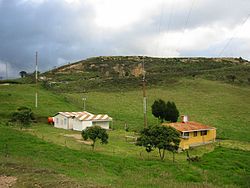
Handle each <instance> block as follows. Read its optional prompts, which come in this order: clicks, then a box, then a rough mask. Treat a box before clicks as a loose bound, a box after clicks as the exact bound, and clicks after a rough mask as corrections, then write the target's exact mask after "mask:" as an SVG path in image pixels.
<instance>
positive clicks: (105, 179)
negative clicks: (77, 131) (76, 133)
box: [0, 126, 250, 187]
mask: <svg viewBox="0 0 250 188" xmlns="http://www.w3.org/2000/svg"><path fill="white" fill-rule="evenodd" d="M0 130H1V131H0V158H1V160H0V161H1V162H0V174H5V175H14V176H17V177H18V182H17V183H18V184H17V185H20V186H18V187H21V185H23V187H28V186H30V187H33V186H35V185H36V186H37V185H39V186H42V187H51V186H53V187H60V186H64V187H72V186H73V187H75V186H77V185H78V186H94V187H97V186H100V185H102V186H111V187H117V186H118V187H183V186H185V187H203V186H209V185H210V186H213V187H214V186H216V185H217V186H220V187H221V186H228V185H231V186H232V185H234V186H237V185H238V186H241V187H247V186H249V184H248V181H247V180H248V177H249V173H250V169H249V165H248V164H249V157H248V156H249V154H250V153H249V151H248V152H247V151H240V150H232V149H227V148H215V150H214V151H213V152H211V153H209V154H206V155H204V159H203V160H202V161H201V162H200V163H197V164H188V163H187V162H185V161H179V162H177V163H172V162H170V161H165V162H161V161H159V160H140V159H135V158H133V157H132V158H131V157H128V156H127V157H125V156H119V157H118V156H109V155H105V154H101V153H99V152H89V151H88V150H82V151H77V150H72V149H69V148H66V147H62V146H58V145H54V144H52V143H48V142H45V141H43V140H41V139H39V138H37V137H34V136H32V135H30V134H27V133H24V132H21V131H19V130H13V129H11V128H7V127H3V126H0ZM6 143H7V147H6ZM6 148H7V149H6ZM6 154H7V155H6ZM6 156H7V157H6ZM221 156H223V161H221ZM221 163H223V167H222V166H221ZM20 171H21V172H22V173H20ZM235 173H237V178H236V177H235V178H231V177H229V175H232V174H235ZM41 174H42V175H43V177H41V176H39V175H41ZM214 177H216V178H214Z"/></svg>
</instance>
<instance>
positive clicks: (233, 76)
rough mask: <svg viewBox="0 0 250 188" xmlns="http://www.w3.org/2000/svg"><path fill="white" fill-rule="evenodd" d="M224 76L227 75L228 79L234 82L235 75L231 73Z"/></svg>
mask: <svg viewBox="0 0 250 188" xmlns="http://www.w3.org/2000/svg"><path fill="white" fill-rule="evenodd" d="M226 77H227V79H228V80H231V81H232V82H234V81H235V79H236V76H235V75H233V74H230V75H227V76H226Z"/></svg>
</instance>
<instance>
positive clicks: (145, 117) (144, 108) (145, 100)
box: [142, 57, 148, 128]
mask: <svg viewBox="0 0 250 188" xmlns="http://www.w3.org/2000/svg"><path fill="white" fill-rule="evenodd" d="M142 58H143V59H142V89H143V115H144V128H147V127H148V125H147V97H146V71H145V69H144V57H142Z"/></svg>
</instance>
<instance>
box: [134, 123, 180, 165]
mask: <svg viewBox="0 0 250 188" xmlns="http://www.w3.org/2000/svg"><path fill="white" fill-rule="evenodd" d="M140 134H141V136H140V137H139V138H138V139H137V142H136V145H138V146H143V147H145V149H146V151H147V152H151V151H152V150H154V149H158V152H159V156H160V159H161V160H164V158H165V151H166V150H169V151H171V152H173V161H174V152H176V151H177V150H178V148H179V144H180V134H179V132H178V131H176V130H175V129H174V128H172V127H166V126H159V125H157V126H151V127H149V128H144V129H143V130H142V131H141V132H140Z"/></svg>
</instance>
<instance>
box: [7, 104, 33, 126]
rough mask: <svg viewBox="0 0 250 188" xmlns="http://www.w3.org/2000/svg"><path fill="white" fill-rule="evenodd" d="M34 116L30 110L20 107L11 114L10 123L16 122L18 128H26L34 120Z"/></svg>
mask: <svg viewBox="0 0 250 188" xmlns="http://www.w3.org/2000/svg"><path fill="white" fill-rule="evenodd" d="M34 119H35V118H34V114H33V112H32V111H31V109H30V108H28V107H25V106H22V107H19V108H18V109H17V111H16V112H14V113H13V114H12V118H11V121H12V122H17V123H18V124H19V125H20V128H21V129H22V128H23V127H28V126H29V125H30V123H31V122H32V120H34Z"/></svg>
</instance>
